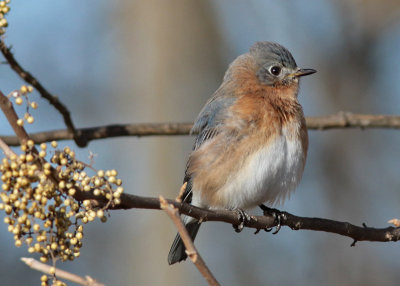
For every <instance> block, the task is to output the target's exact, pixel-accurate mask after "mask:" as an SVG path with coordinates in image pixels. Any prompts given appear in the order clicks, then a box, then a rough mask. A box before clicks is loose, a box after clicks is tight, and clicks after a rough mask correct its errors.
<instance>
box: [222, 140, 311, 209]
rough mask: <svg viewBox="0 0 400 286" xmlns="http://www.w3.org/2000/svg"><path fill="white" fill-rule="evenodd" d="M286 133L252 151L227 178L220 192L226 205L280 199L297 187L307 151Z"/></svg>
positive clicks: (250, 206)
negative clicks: (239, 167) (241, 164)
mask: <svg viewBox="0 0 400 286" xmlns="http://www.w3.org/2000/svg"><path fill="white" fill-rule="evenodd" d="M285 133H286V132H283V134H282V135H281V136H279V137H277V138H276V139H275V140H273V142H272V144H269V145H268V146H266V147H264V148H262V149H261V150H259V151H257V152H256V153H254V154H252V155H251V157H250V158H248V159H247V160H246V162H245V165H244V166H243V168H241V169H240V170H239V171H238V172H237V173H236V174H235V175H234V176H233V177H231V178H229V179H228V180H227V183H226V184H225V185H224V187H223V188H222V189H221V190H220V191H219V192H218V193H219V194H221V195H222V196H223V197H222V201H224V202H225V203H226V207H227V208H232V209H234V208H242V209H249V208H252V207H255V206H257V205H259V204H262V203H264V202H267V203H270V204H273V203H279V202H281V201H282V200H284V199H285V198H286V197H287V196H288V195H289V194H290V193H291V192H292V191H293V190H294V189H295V188H296V186H297V184H298V183H299V181H300V179H301V176H302V174H303V169H304V163H305V162H304V161H305V154H304V153H303V148H302V145H301V142H300V140H299V139H297V140H290V139H288V138H287V136H286V135H285ZM296 138H297V137H296Z"/></svg>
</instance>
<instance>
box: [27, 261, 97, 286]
mask: <svg viewBox="0 0 400 286" xmlns="http://www.w3.org/2000/svg"><path fill="white" fill-rule="evenodd" d="M21 260H22V261H23V262H24V263H25V264H26V265H28V266H29V267H30V268H32V269H34V270H37V271H39V272H43V273H45V274H51V273H50V268H52V267H51V266H50V265H47V264H44V263H41V262H39V261H37V260H35V259H33V258H28V257H22V258H21ZM55 275H56V276H57V278H60V279H65V280H68V281H71V282H74V283H76V284H79V285H84V286H105V284H102V283H100V282H97V281H96V280H95V279H93V278H91V277H89V276H85V278H83V277H81V276H78V275H76V274H73V273H70V272H67V271H64V270H61V269H58V268H56V273H55Z"/></svg>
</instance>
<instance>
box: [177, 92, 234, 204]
mask: <svg viewBox="0 0 400 286" xmlns="http://www.w3.org/2000/svg"><path fill="white" fill-rule="evenodd" d="M224 91H225V92H224ZM235 100H236V98H235V97H234V96H231V93H229V92H226V90H224V85H222V86H221V87H220V88H219V89H218V90H217V91H216V92H215V94H214V96H213V97H211V98H210V99H209V100H208V102H207V103H206V104H205V106H204V107H203V109H202V110H201V111H200V114H199V115H198V117H197V119H196V121H195V123H194V125H193V128H192V130H191V133H192V134H193V133H194V134H197V136H196V139H195V142H194V145H193V151H194V150H197V149H199V148H200V147H201V146H202V145H203V144H204V142H206V141H208V140H210V139H212V138H214V137H215V136H216V135H218V134H219V133H220V130H221V127H222V126H223V124H224V121H225V119H226V118H227V116H229V115H228V114H229V113H228V112H227V110H228V108H229V107H230V106H231V105H232V104H233V103H234V102H235ZM189 164H190V161H188V164H187V165H186V171H185V178H184V181H183V182H184V183H185V182H187V185H186V190H185V192H184V193H183V196H182V198H183V201H184V202H187V203H190V202H191V200H192V180H191V177H190V175H189V174H188V173H187V170H188V167H189Z"/></svg>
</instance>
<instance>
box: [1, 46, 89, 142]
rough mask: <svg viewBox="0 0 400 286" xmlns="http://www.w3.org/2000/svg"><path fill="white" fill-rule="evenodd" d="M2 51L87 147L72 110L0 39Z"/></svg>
mask: <svg viewBox="0 0 400 286" xmlns="http://www.w3.org/2000/svg"><path fill="white" fill-rule="evenodd" d="M0 51H1V53H2V54H3V56H4V58H5V59H6V60H7V62H8V64H9V65H10V67H11V68H12V69H13V70H14V71H15V72H16V73H17V74H18V75H19V76H20V77H21V78H22V79H23V80H24V81H25V82H27V83H29V84H30V85H32V86H33V87H34V88H35V89H36V90H37V91H38V92H39V93H40V95H41V96H42V97H43V98H44V99H46V100H47V101H48V102H49V103H50V104H51V105H53V106H54V107H55V108H56V109H57V110H58V111H59V112H60V113H61V115H62V116H63V118H64V122H65V125H66V126H67V129H68V132H69V133H70V134H72V138H73V139H74V140H75V142H76V144H77V145H78V146H80V147H85V146H86V145H87V141H86V140H85V137H84V136H81V134H80V133H79V131H78V130H76V128H75V126H74V123H73V122H72V119H71V115H70V112H69V110H68V108H67V107H66V106H65V105H64V104H63V103H62V102H61V101H60V100H59V99H58V97H57V96H54V95H52V94H51V93H50V92H49V91H48V90H47V89H45V88H44V86H43V85H42V84H41V83H40V82H39V81H38V80H37V79H36V78H35V77H34V76H33V75H32V74H31V73H29V72H28V71H26V70H25V69H24V68H23V67H22V66H21V65H20V64H19V63H18V61H17V60H16V59H15V58H14V55H13V53H12V52H11V50H10V48H8V47H7V46H6V44H5V42H4V41H3V40H2V39H0Z"/></svg>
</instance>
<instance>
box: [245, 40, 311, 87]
mask: <svg viewBox="0 0 400 286" xmlns="http://www.w3.org/2000/svg"><path fill="white" fill-rule="evenodd" d="M250 55H251V56H253V57H254V59H255V61H256V63H257V66H258V68H259V69H258V71H257V77H258V79H259V80H260V82H261V83H262V84H265V85H290V84H292V83H298V80H299V77H301V76H305V75H309V74H313V73H315V72H316V70H313V69H301V68H298V67H297V64H296V61H295V60H294V58H293V56H292V54H291V53H290V52H289V51H288V50H287V49H286V48H285V47H283V46H281V45H279V44H276V43H271V42H257V43H255V44H254V45H253V46H252V47H251V48H250Z"/></svg>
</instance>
